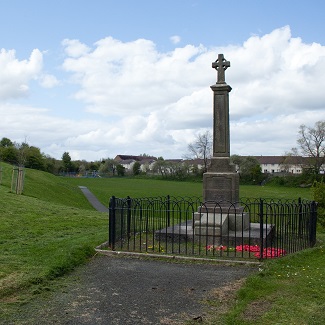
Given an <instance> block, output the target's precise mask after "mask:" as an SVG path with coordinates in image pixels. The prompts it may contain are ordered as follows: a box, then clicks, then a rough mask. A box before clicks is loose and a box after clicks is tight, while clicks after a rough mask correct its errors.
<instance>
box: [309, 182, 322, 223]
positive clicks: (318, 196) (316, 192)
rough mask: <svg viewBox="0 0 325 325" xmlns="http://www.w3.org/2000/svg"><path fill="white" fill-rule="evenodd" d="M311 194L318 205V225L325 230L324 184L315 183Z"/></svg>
mask: <svg viewBox="0 0 325 325" xmlns="http://www.w3.org/2000/svg"><path fill="white" fill-rule="evenodd" d="M312 192H313V199H314V201H316V202H317V203H318V208H317V212H318V213H317V216H318V224H319V225H320V226H321V227H323V228H325V183H324V182H317V181H315V182H314V184H313V187H312Z"/></svg>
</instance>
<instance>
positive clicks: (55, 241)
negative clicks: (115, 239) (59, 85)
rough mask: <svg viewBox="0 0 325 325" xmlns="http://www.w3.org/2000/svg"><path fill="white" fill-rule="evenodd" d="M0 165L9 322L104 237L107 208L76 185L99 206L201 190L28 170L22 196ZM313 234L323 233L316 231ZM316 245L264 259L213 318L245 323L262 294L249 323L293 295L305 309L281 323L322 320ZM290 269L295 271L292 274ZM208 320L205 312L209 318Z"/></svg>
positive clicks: (321, 264)
mask: <svg viewBox="0 0 325 325" xmlns="http://www.w3.org/2000/svg"><path fill="white" fill-rule="evenodd" d="M0 166H1V167H2V172H1V185H0V202H1V215H0V234H1V236H0V265H1V269H0V299H1V308H2V313H3V317H5V318H4V319H8V320H10V319H11V317H13V315H14V314H15V313H17V310H18V309H19V306H21V305H22V304H25V303H28V302H29V301H31V300H32V299H34V297H35V295H41V294H43V293H44V292H46V291H47V290H52V288H55V285H54V284H55V279H56V278H58V277H60V276H62V275H64V274H66V273H68V272H69V271H71V270H73V269H74V268H75V267H76V266H78V265H80V264H82V263H85V262H86V261H87V260H88V258H89V257H91V256H93V255H94V247H96V246H97V245H98V244H101V243H103V242H104V241H106V240H107V224H108V220H107V219H108V218H107V214H106V213H99V212H97V211H94V209H93V208H92V207H91V206H90V204H89V203H88V201H87V200H86V199H85V198H84V196H83V194H82V193H81V191H80V189H79V188H78V186H79V185H82V186H87V187H88V188H89V189H90V190H91V191H92V192H93V193H94V194H95V195H96V196H97V197H98V198H99V200H100V201H101V202H102V203H103V204H104V205H106V206H107V205H108V202H109V198H110V197H111V196H112V195H115V196H117V197H126V196H128V195H129V196H131V197H144V196H162V195H167V194H169V195H172V196H200V195H201V193H202V184H201V183H196V182H176V181H161V180H152V179H135V178H108V179H100V178H97V179H90V178H88V179H86V178H62V177H56V176H53V175H51V174H48V173H44V172H40V171H36V170H29V169H27V170H26V175H25V187H24V192H23V195H16V194H12V193H10V183H11V173H12V167H11V166H10V165H7V164H3V163H0ZM240 196H241V197H265V198H270V197H271V198H282V199H296V198H298V197H301V198H304V199H311V193H310V190H309V189H305V188H280V187H268V186H265V187H258V186H242V187H241V188H240ZM318 237H319V238H320V239H324V235H323V234H319V236H318ZM321 245H322V244H319V245H318V247H316V248H313V249H310V250H308V251H306V252H301V253H298V254H294V255H292V256H287V257H284V258H282V259H280V260H278V261H267V262H265V263H264V264H263V265H265V266H263V272H261V273H260V274H259V275H257V276H256V278H254V276H253V277H252V278H249V280H248V282H247V284H246V288H244V289H242V291H240V292H239V296H238V297H237V298H236V301H237V302H238V303H237V304H236V305H234V306H232V305H231V304H230V305H229V308H230V309H229V310H228V313H225V314H224V315H223V316H222V318H221V316H220V317H219V316H218V319H223V320H224V323H227V322H228V323H229V324H236V323H237V321H238V324H239V323H240V324H244V323H245V322H246V320H245V319H244V318H243V317H242V315H245V313H244V311H245V310H248V309H249V308H251V307H250V306H251V305H252V304H254V303H255V302H256V301H259V300H261V299H262V300H263V301H264V300H266V301H267V303H268V305H269V300H271V302H272V304H271V305H272V308H271V310H269V309H268V310H266V312H265V314H262V316H259V318H256V319H254V323H258V322H259V321H260V322H261V323H263V322H264V323H266V324H272V319H273V320H274V319H276V317H277V315H279V313H280V314H281V313H283V314H286V310H285V308H289V309H290V308H291V309H292V304H293V301H292V299H293V297H297V299H298V300H299V299H301V300H304V301H305V300H306V299H305V298H304V295H307V297H308V308H307V309H305V310H304V311H303V312H300V314H299V311H298V308H296V309H297V310H296V309H294V311H293V312H292V313H290V314H291V316H290V317H291V318H290V317H287V318H283V319H286V320H287V322H284V323H283V324H288V323H292V324H294V323H296V324H318V323H317V322H311V320H312V319H313V318H312V317H313V315H317V317H318V319H321V320H322V321H323V322H324V323H325V320H324V316H322V315H320V314H321V311H322V309H320V308H323V309H324V307H325V306H324V301H325V286H324V285H323V283H325V272H321V271H319V270H324V269H325V260H324V253H323V248H322V246H321ZM287 268H288V270H289V271H290V272H289V274H290V276H289V278H287V277H286V276H287V275H286V274H287V273H286V272H285V271H286V270H287ZM302 270H304V271H303V272H302ZM295 273H297V274H299V275H300V276H299V277H298V276H296V277H295V276H293V275H292V276H291V274H295ZM302 275H304V276H302ZM306 276H308V277H307V278H306ZM256 288H257V289H258V290H257V289H256ZM252 291H254V294H252ZM284 297H285V298H284ZM316 302H317V303H316ZM213 303H215V302H212V304H213ZM302 313H303V315H301V314H302ZM272 315H273V316H272ZM274 315H275V316H274ZM272 317H273V318H272ZM319 317H320V318H319ZM322 317H323V318H322ZM259 319H261V320H259ZM269 319H271V320H269ZM300 320H303V321H302V322H300ZM250 321H251V320H249V321H247V322H246V323H247V324H249V323H250ZM215 323H216V320H213V315H211V324H215ZM280 324H282V323H280ZM319 324H321V323H319Z"/></svg>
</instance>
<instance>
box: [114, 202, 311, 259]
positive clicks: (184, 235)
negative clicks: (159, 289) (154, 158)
mask: <svg viewBox="0 0 325 325" xmlns="http://www.w3.org/2000/svg"><path fill="white" fill-rule="evenodd" d="M316 221H317V204H316V203H315V202H314V201H304V200H301V199H298V200H296V201H294V200H293V201H288V200H286V201H283V200H282V201H281V200H272V199H243V200H241V202H236V203H231V202H201V199H200V198H193V197H186V198H181V197H170V196H166V197H147V198H130V197H127V198H116V197H114V196H113V197H111V199H110V203H109V240H108V243H109V246H110V248H111V249H112V250H120V251H131V252H142V253H160V254H172V255H186V256H200V257H201V256H204V257H225V258H257V259H263V258H272V257H278V256H282V255H285V254H289V253H292V252H296V251H299V250H302V249H305V248H307V247H312V246H313V245H314V244H315V242H316Z"/></svg>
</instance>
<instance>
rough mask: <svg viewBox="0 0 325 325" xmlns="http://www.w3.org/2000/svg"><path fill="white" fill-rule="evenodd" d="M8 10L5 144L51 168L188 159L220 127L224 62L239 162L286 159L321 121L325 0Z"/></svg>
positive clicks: (32, 2)
mask: <svg viewBox="0 0 325 325" xmlns="http://www.w3.org/2000/svg"><path fill="white" fill-rule="evenodd" d="M0 3H1V12H0V29H1V31H2V32H1V33H0V49H1V53H0V114H1V116H2V118H1V120H0V130H1V133H0V138H1V137H8V138H10V139H11V140H13V141H17V142H21V141H25V140H27V142H29V143H30V144H31V145H35V146H38V147H40V149H41V150H42V151H43V152H44V153H46V154H49V155H51V156H53V157H55V158H61V156H62V154H63V152H65V151H68V152H70V154H71V156H72V158H73V159H86V160H99V159H101V158H107V157H111V158H114V157H115V155H117V154H134V155H136V154H141V153H147V154H151V155H155V156H163V157H164V158H180V157H182V156H184V155H185V154H186V153H187V145H188V143H190V142H192V141H193V140H194V139H195V136H196V135H197V134H198V133H202V132H204V131H205V130H206V129H209V128H211V125H212V94H211V90H210V85H211V84H213V83H214V82H215V81H216V73H215V70H213V69H212V68H211V62H212V61H215V60H216V58H217V55H218V53H224V55H225V57H226V59H227V60H229V61H230V62H231V67H230V68H229V69H228V70H227V72H226V81H227V83H228V84H229V85H230V86H232V88H233V90H232V92H231V93H230V119H231V153H232V154H235V153H236V154H241V155H282V154H284V153H285V152H286V151H289V150H290V149H291V148H292V147H295V146H296V138H297V132H298V128H299V125H301V124H303V123H305V124H306V125H308V126H312V125H313V124H314V123H315V122H316V121H318V120H321V119H325V113H324V112H325V109H324V108H325V95H324V94H323V93H324V91H323V84H324V82H325V77H324V76H325V35H324V32H323V31H324V30H325V22H324V19H323V13H324V12H325V2H324V1H321V0H318V1H316V0H315V1H313V0H312V1H309V2H305V1H297V0H296V1H293V0H292V1H290V0H287V1H284V0H282V1H263V0H260V1H250V0H246V1H241V0H237V1H224V2H220V1H209V0H206V1H204V0H201V1H198V0H195V1H194V0H193V1H191V0H187V1H184V0H178V1H177V0H173V1H169V0H167V1H166V0H165V1H153V0H152V1H149V0H146V1H144V0H143V1H142V0H137V1H131V0H125V1H110V0H106V1H104V0H92V1H84V0H78V1H76V0H69V1H68V0H65V1H63V0H56V1H53V0H52V1H39V0H29V1H24V0H11V1H0ZM1 71H2V72H1Z"/></svg>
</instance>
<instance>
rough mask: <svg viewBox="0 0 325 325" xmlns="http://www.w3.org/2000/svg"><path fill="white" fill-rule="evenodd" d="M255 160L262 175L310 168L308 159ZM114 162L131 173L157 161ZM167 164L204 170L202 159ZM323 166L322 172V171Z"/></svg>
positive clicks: (128, 159)
mask: <svg viewBox="0 0 325 325" xmlns="http://www.w3.org/2000/svg"><path fill="white" fill-rule="evenodd" d="M252 157H254V158H256V160H257V161H258V162H259V164H260V166H261V170H262V173H266V174H267V173H268V174H275V173H291V174H301V173H302V172H303V170H304V169H306V168H310V165H311V164H310V159H311V158H310V157H301V156H252ZM114 160H115V161H116V162H117V163H119V164H121V165H122V166H124V167H125V169H126V171H132V168H133V165H134V163H135V162H139V163H140V166H141V167H140V168H141V171H143V172H152V170H153V167H154V164H155V162H156V161H157V160H158V158H156V157H152V156H132V155H117V156H116V157H115V158H114ZM164 162H166V163H167V164H182V165H183V166H184V165H186V166H187V168H188V170H189V171H191V170H193V169H194V168H196V169H197V170H202V168H204V160H203V159H187V160H183V159H165V160H164ZM324 169H325V166H324V165H323V168H322V170H323V171H324Z"/></svg>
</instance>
